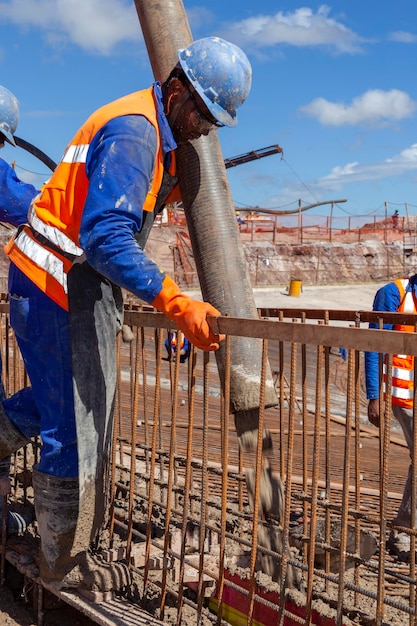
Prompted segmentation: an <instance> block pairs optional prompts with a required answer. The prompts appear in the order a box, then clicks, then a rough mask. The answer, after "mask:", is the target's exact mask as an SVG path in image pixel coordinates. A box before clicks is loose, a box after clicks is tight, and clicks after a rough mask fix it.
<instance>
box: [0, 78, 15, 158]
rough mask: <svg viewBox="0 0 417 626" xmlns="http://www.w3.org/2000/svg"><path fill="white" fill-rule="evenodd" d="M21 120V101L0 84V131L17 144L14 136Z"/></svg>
mask: <svg viewBox="0 0 417 626" xmlns="http://www.w3.org/2000/svg"><path fill="white" fill-rule="evenodd" d="M18 122H19V101H18V99H17V98H16V96H14V95H13V94H12V92H11V91H9V90H8V89H6V87H3V86H2V85H0V133H1V134H2V135H4V136H5V138H6V139H7V141H8V142H9V143H11V144H12V146H15V145H16V142H15V140H14V138H13V135H14V133H15V132H16V128H17V124H18Z"/></svg>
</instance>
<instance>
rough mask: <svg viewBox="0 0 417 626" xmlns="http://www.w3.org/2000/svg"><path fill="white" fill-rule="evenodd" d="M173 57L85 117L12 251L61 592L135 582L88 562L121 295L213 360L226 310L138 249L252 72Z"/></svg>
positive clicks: (101, 481) (189, 54) (42, 493)
mask: <svg viewBox="0 0 417 626" xmlns="http://www.w3.org/2000/svg"><path fill="white" fill-rule="evenodd" d="M178 59H179V62H178V64H177V65H176V66H175V68H174V69H173V71H172V72H171V74H170V76H169V77H168V78H167V80H166V81H165V82H164V83H163V84H162V85H160V84H159V83H154V84H153V85H152V86H151V87H149V88H148V89H145V90H143V91H139V92H135V93H133V94H130V95H128V96H125V97H123V98H120V99H119V100H116V101H114V102H111V103H110V104H107V105H105V106H104V107H102V108H100V109H98V110H97V111H95V112H94V113H93V114H92V115H91V116H90V117H89V119H88V120H87V121H86V122H85V123H84V124H83V126H82V127H81V128H80V129H79V130H78V132H77V133H76V134H75V136H74V138H73V139H72V140H71V142H70V144H69V145H68V146H67V148H66V150H65V153H64V156H63V158H62V160H61V162H60V163H59V165H58V166H57V168H56V170H55V172H54V174H53V175H52V177H51V179H50V180H49V181H48V182H47V183H46V184H45V185H44V186H43V187H42V189H41V192H40V195H39V196H38V197H37V198H36V199H35V201H34V202H33V204H32V206H31V208H30V211H29V216H28V221H29V225H28V226H25V227H23V228H22V229H21V230H20V231H19V232H18V233H17V234H16V236H15V237H14V238H13V239H12V240H11V241H10V242H9V244H8V245H7V246H6V252H7V253H8V255H9V257H10V260H11V265H10V272H9V292H10V307H11V324H12V326H13V329H14V331H15V334H16V337H17V340H18V342H19V346H20V349H21V352H22V355H23V358H24V360H25V364H26V368H27V371H28V374H29V377H30V379H31V382H32V386H33V391H34V395H35V399H36V403H37V405H38V407H39V410H40V413H41V416H42V423H41V438H42V448H41V453H40V461H39V465H38V467H37V468H35V469H34V471H33V484H34V491H35V508H36V517H37V522H38V528H39V533H40V536H41V557H40V575H41V578H42V580H43V581H44V582H47V583H50V584H54V585H56V586H57V587H70V586H84V587H88V588H94V589H95V590H101V591H105V590H108V589H120V588H121V587H122V586H123V585H125V584H127V582H128V572H127V571H126V568H125V567H123V566H122V564H116V563H113V564H104V563H102V562H101V561H100V559H99V557H98V556H97V555H92V554H91V553H90V552H89V548H90V545H91V543H92V542H93V541H94V540H95V539H96V538H97V534H98V530H99V528H100V526H101V525H102V524H103V521H104V516H105V510H106V502H105V498H104V497H103V494H107V493H108V490H107V484H106V481H107V477H108V472H107V469H108V464H109V458H110V456H109V455H110V444H111V441H112V428H113V403H114V396H115V386H116V363H115V354H116V334H117V332H118V331H119V330H120V327H121V324H122V321H123V301H122V291H121V288H122V287H123V288H125V289H126V290H128V291H129V292H130V293H133V294H135V295H136V296H137V297H138V298H140V299H142V300H144V301H145V302H148V303H150V304H152V305H153V306H154V307H155V308H156V309H157V310H159V311H162V312H163V313H165V315H166V316H167V317H168V318H169V319H170V320H171V321H173V322H174V323H175V324H176V325H177V327H178V328H179V330H181V331H182V332H183V333H184V335H185V336H186V337H187V339H188V340H189V341H191V342H192V343H193V344H194V345H196V346H197V347H198V348H201V349H202V350H207V351H211V350H216V349H217V348H218V346H219V341H221V340H222V339H223V336H219V335H216V334H214V333H213V332H212V331H211V330H210V328H209V325H208V322H207V316H208V315H219V314H220V312H219V311H217V310H216V309H215V308H214V307H213V306H211V305H210V304H209V303H206V302H201V301H198V300H194V299H192V298H191V297H189V296H187V295H186V294H184V293H182V292H181V290H180V288H179V287H178V285H177V284H176V283H175V282H174V281H173V280H172V279H171V278H170V277H169V276H167V275H166V274H164V273H163V272H162V271H161V270H160V269H159V268H158V267H157V266H156V264H155V263H154V262H153V261H152V260H151V259H150V258H149V257H148V256H147V255H146V254H145V252H144V246H145V243H146V240H147V237H148V234H149V231H150V229H151V227H152V224H153V222H154V219H155V217H156V215H157V214H158V212H159V211H161V210H162V208H163V206H164V204H165V203H166V202H167V201H171V200H175V199H179V194H178V188H177V177H176V168H175V149H176V147H177V145H178V144H179V143H182V142H187V141H190V140H193V139H197V138H199V137H200V136H201V135H207V134H208V133H209V132H210V131H212V130H213V129H214V128H215V127H216V126H234V125H235V124H236V109H237V107H238V106H239V105H241V104H242V103H243V102H244V100H245V99H246V97H247V95H248V93H249V90H250V85H251V67H250V64H249V61H248V59H247V58H246V56H245V54H244V53H243V52H242V51H241V50H240V49H239V48H238V47H237V46H234V45H233V44H231V43H229V42H227V41H224V40H222V39H219V38H214V37H210V38H206V39H201V40H198V41H195V42H193V43H192V44H191V45H190V46H189V47H188V48H186V49H184V50H180V51H179V52H178ZM207 210H209V208H208V209H207ZM40 320H48V323H40ZM1 427H2V424H0V428H1ZM8 427H9V428H13V429H14V430H15V431H16V432H19V430H20V429H19V424H18V423H17V422H14V423H11V421H10V420H9V424H8ZM93 451H94V453H93ZM79 514H80V515H79ZM79 519H80V523H79V524H77V521H78V520H79Z"/></svg>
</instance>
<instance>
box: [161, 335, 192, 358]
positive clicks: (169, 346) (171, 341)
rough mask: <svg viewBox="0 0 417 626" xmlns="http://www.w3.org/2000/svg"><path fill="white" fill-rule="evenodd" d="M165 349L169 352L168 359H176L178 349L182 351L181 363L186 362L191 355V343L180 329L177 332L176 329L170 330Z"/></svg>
mask: <svg viewBox="0 0 417 626" xmlns="http://www.w3.org/2000/svg"><path fill="white" fill-rule="evenodd" d="M177 344H178V347H177ZM165 349H166V351H167V354H168V357H167V360H168V361H175V359H176V358H177V349H178V352H179V353H180V363H185V361H186V360H187V359H188V357H189V356H190V350H191V344H190V342H189V341H188V339H187V338H186V337H184V334H183V333H182V332H181V331H178V334H177V333H176V332H175V331H173V330H170V331H169V332H168V337H167V338H166V339H165Z"/></svg>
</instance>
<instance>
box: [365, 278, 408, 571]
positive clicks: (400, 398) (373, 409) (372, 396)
mask: <svg viewBox="0 0 417 626" xmlns="http://www.w3.org/2000/svg"><path fill="white" fill-rule="evenodd" d="M416 298H417V274H414V275H413V276H411V277H410V278H400V279H399V280H395V281H393V282H390V283H388V284H387V285H384V286H383V287H382V288H381V289H379V290H378V291H377V293H376V295H375V299H374V303H373V310H374V311H389V312H392V313H395V312H400V313H414V314H415V313H417V307H416ZM369 326H370V328H377V324H375V323H370V325H369ZM384 329H387V330H401V331H405V332H414V326H402V325H395V326H394V325H392V324H384ZM378 361H379V359H378V353H377V352H365V375H366V394H367V398H368V400H369V403H368V419H369V421H370V422H371V424H373V425H374V426H377V427H379V424H380V414H379V364H378ZM383 384H384V385H385V363H384V372H383ZM413 390H414V358H413V357H412V356H407V355H394V356H393V360H392V400H391V405H392V413H393V415H394V417H395V418H396V419H397V420H398V422H399V424H400V426H401V428H402V430H403V433H404V437H405V440H406V442H407V445H408V449H409V451H410V455H411V456H412V453H413V429H414V428H413V427H414V422H413V393H414V391H413ZM411 485H412V466H411V464H410V468H409V472H408V478H407V481H406V484H405V487H404V492H403V497H402V501H401V504H400V507H399V509H398V513H397V515H396V517H395V518H394V519H393V520H392V524H393V525H394V526H402V527H405V528H407V527H408V528H410V527H411ZM387 548H388V550H389V551H390V552H391V554H393V555H395V556H397V557H398V558H399V559H400V560H402V561H408V560H409V559H410V535H409V533H407V532H401V531H398V530H396V529H395V528H393V529H392V530H391V532H390V535H389V538H388V541H387Z"/></svg>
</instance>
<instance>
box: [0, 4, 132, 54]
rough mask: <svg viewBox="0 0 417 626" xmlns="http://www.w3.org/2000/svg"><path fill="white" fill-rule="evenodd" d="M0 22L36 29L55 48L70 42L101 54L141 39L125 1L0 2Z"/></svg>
mask: <svg viewBox="0 0 417 626" xmlns="http://www.w3.org/2000/svg"><path fill="white" fill-rule="evenodd" d="M0 23H13V24H15V25H18V26H19V25H20V26H21V27H23V28H31V27H36V28H40V29H41V30H43V31H44V33H45V37H46V39H47V41H48V42H49V43H51V44H52V43H53V44H54V45H55V46H56V45H58V44H61V45H62V44H63V43H67V42H71V43H73V44H76V45H78V46H80V47H81V48H83V49H84V50H88V51H90V52H95V53H99V54H105V55H107V54H109V53H110V52H111V51H112V49H113V48H114V47H115V46H116V45H117V44H118V43H120V42H122V41H139V40H140V39H142V35H141V29H140V25H139V20H138V16H137V13H136V10H135V7H134V3H133V2H131V1H128V0H10V1H9V2H0Z"/></svg>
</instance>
